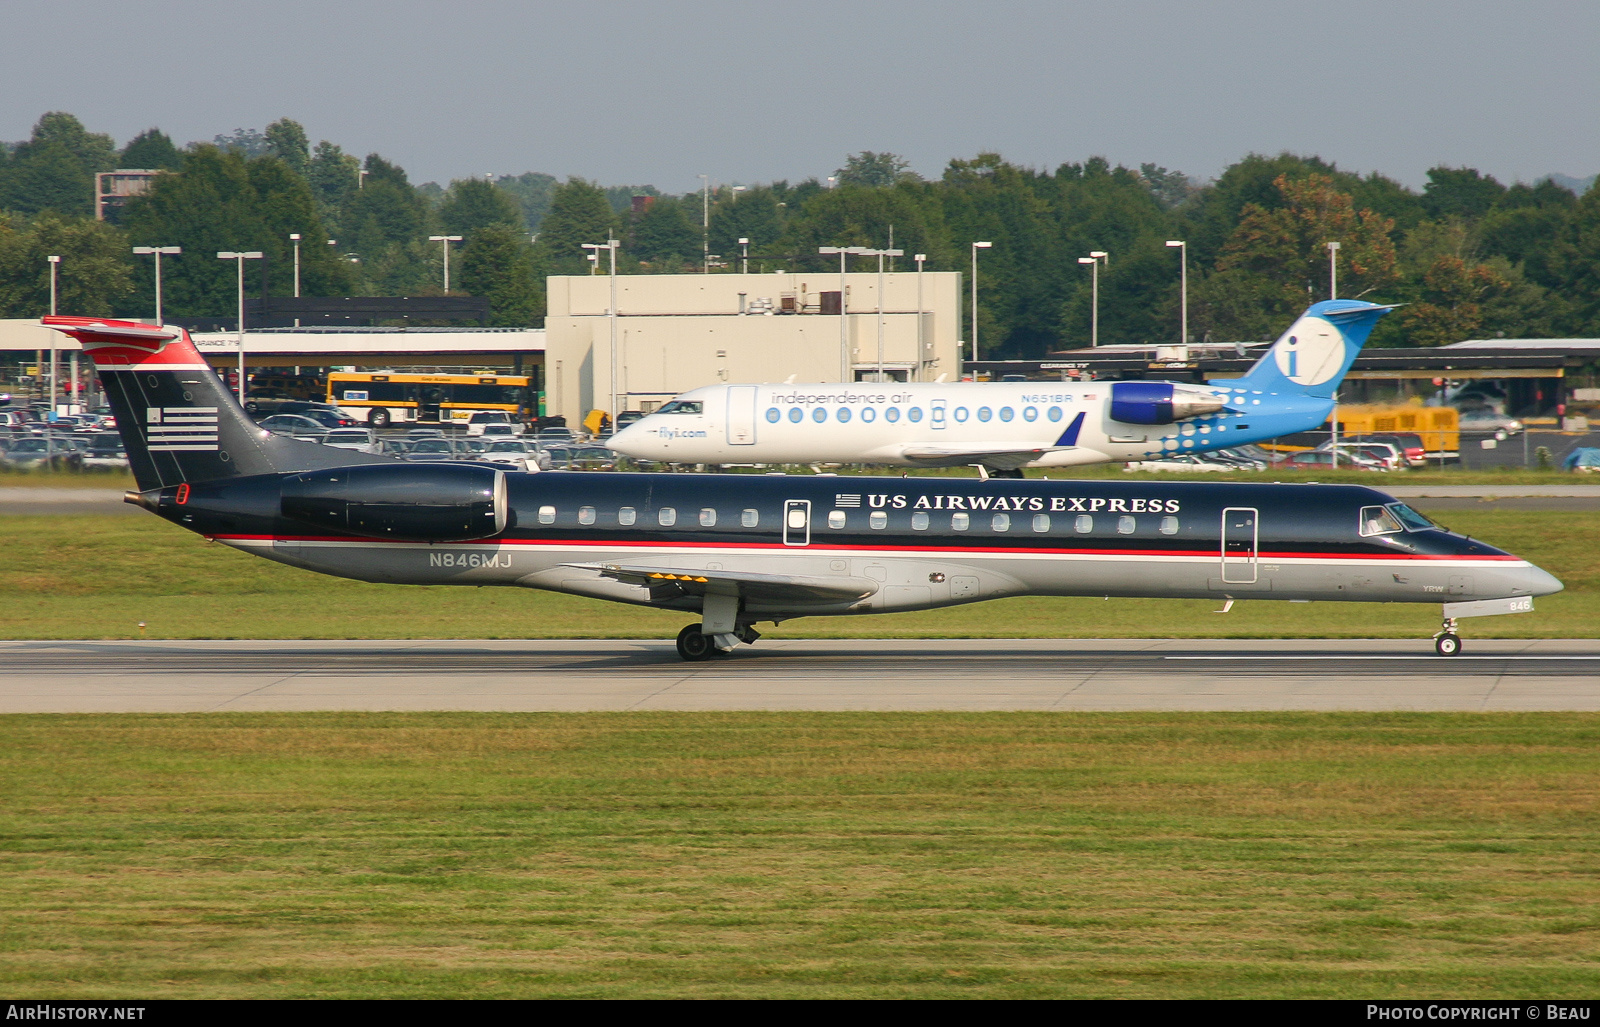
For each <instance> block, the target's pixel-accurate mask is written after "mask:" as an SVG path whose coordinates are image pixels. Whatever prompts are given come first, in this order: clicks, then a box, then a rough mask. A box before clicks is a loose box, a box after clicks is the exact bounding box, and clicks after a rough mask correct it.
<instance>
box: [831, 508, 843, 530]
mask: <svg viewBox="0 0 1600 1027" xmlns="http://www.w3.org/2000/svg"><path fill="white" fill-rule="evenodd" d="M828 527H830V528H842V527H844V511H843V510H829V511H828Z"/></svg>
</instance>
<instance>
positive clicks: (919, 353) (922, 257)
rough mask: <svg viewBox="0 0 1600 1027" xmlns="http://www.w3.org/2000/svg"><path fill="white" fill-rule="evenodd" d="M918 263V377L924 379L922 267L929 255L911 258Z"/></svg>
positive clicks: (923, 254) (920, 254)
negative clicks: (922, 372)
mask: <svg viewBox="0 0 1600 1027" xmlns="http://www.w3.org/2000/svg"><path fill="white" fill-rule="evenodd" d="M911 259H912V260H914V261H916V262H917V372H918V374H917V377H918V379H920V378H921V377H922V374H921V371H922V345H923V342H922V265H923V264H924V263H926V262H927V260H928V255H927V254H926V253H919V254H917V255H916V256H914V257H912V258H911Z"/></svg>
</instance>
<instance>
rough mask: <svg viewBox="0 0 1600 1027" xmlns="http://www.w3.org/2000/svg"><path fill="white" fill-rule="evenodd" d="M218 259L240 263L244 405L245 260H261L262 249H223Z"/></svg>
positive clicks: (241, 400) (241, 402) (241, 394)
mask: <svg viewBox="0 0 1600 1027" xmlns="http://www.w3.org/2000/svg"><path fill="white" fill-rule="evenodd" d="M217 259H218V260H234V261H238V263H239V405H240V406H244V393H245V372H244V262H245V261H247V260H260V259H261V251H260V250H250V251H249V252H244V253H240V252H235V251H233V250H221V251H219V252H218V253H217Z"/></svg>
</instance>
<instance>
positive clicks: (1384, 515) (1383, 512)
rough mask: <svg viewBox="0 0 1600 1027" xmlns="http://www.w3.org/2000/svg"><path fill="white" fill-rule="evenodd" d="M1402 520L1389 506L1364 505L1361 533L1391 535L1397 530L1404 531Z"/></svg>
mask: <svg viewBox="0 0 1600 1027" xmlns="http://www.w3.org/2000/svg"><path fill="white" fill-rule="evenodd" d="M1404 530H1405V528H1404V527H1403V526H1401V524H1400V521H1399V519H1398V518H1397V517H1395V515H1394V514H1392V513H1390V512H1389V511H1388V509H1387V508H1385V507H1381V506H1364V507H1362V508H1361V534H1363V535H1390V534H1393V533H1394V532H1397V531H1404Z"/></svg>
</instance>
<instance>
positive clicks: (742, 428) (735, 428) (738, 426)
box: [728, 385, 756, 446]
mask: <svg viewBox="0 0 1600 1027" xmlns="http://www.w3.org/2000/svg"><path fill="white" fill-rule="evenodd" d="M755 444H756V387H755V386H754V385H734V386H730V387H729V389H728V445H730V446H753V445H755Z"/></svg>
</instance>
